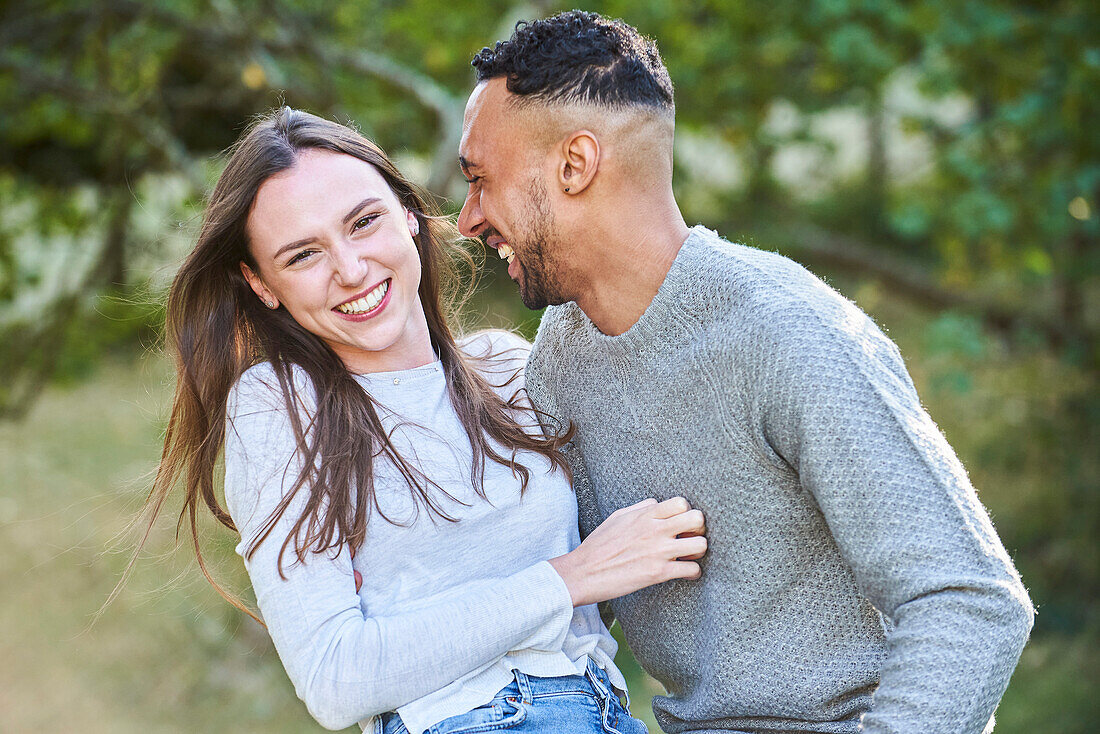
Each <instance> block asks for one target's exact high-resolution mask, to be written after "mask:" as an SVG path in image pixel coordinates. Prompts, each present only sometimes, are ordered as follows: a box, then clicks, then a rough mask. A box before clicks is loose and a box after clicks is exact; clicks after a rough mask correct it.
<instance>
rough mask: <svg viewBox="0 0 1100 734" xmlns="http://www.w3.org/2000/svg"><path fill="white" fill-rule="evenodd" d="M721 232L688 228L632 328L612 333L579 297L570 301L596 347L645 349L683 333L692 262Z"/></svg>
mask: <svg viewBox="0 0 1100 734" xmlns="http://www.w3.org/2000/svg"><path fill="white" fill-rule="evenodd" d="M716 236H717V235H716V234H715V233H714V232H712V231H710V230H709V229H707V228H706V227H703V226H701V225H696V226H695V227H692V228H691V230H690V231H689V232H688V236H687V239H685V240H684V244H683V245H681V247H680V251H679V252H678V253H677V254H676V258H675V259H674V260H673V261H672V266H671V267H670V268H669V269H668V273H667V274H666V275H665V279H664V280H663V281H662V282H661V286H660V287H659V288H658V289H657V294H656V295H655V296H654V297H653V300H652V301H650V303H649V305H648V306H647V307H646V309H645V311H643V312H642V315H641V316H640V317H639V318H638V320H637V321H636V322H635V323H634V325H633V326H631V327H630V328H629V329H627V330H626V331H624V332H623V333H622V334H618V335H615V336H608V335H607V334H604V333H603V332H602V331H600V330H599V328H597V327H596V325H595V324H594V323H592V320H591V319H590V318H588V315H587V314H585V313H584V311H582V310H581V308H580V307H579V306H578V305H577V304H576V302H575V301H570V302H569V303H568V304H567V306H568V308H569V309H571V311H572V312H573V313H572V314H570V315H571V316H572V318H574V319H576V321H577V323H579V325H580V327H581V330H582V332H583V333H584V334H585V335H586V336H587V338H588V341H589V342H590V344H591V345H592V347H593V348H594V349H598V350H603V351H606V352H609V353H620V354H624V355H626V354H630V353H645V352H648V351H651V350H653V349H654V348H658V347H660V345H661V344H664V343H666V342H667V340H668V339H669V338H671V337H673V336H674V335H676V334H677V333H682V331H683V330H682V326H683V324H684V318H683V315H684V303H683V298H684V296H685V294H687V293H689V292H690V289H691V286H692V284H691V283H690V280H691V272H692V268H691V263H692V262H694V261H695V260H696V258H697V256H698V253H699V252H700V250H701V248H702V247H703V246H704V241H705V240H706V239H707V238H708V237H716Z"/></svg>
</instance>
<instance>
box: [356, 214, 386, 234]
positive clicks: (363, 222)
mask: <svg viewBox="0 0 1100 734" xmlns="http://www.w3.org/2000/svg"><path fill="white" fill-rule="evenodd" d="M379 216H380V215H378V214H368V215H367V216H365V217H362V218H361V219H359V220H357V221H356V222H355V224H353V225H352V229H353V230H356V229H363V228H364V227H367V226H369V225H370V223H371V222H373V221H374V220H375V219H378V217H379Z"/></svg>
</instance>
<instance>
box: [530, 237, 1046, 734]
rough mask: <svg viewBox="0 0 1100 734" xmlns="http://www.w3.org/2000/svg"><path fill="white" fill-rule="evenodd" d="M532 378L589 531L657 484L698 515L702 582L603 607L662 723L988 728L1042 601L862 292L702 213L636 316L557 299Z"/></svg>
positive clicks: (734, 728)
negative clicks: (569, 438) (609, 610)
mask: <svg viewBox="0 0 1100 734" xmlns="http://www.w3.org/2000/svg"><path fill="white" fill-rule="evenodd" d="M527 389H528V392H529V394H530V396H531V399H532V401H533V402H534V403H535V405H536V406H537V407H539V408H540V409H542V410H544V411H546V412H548V413H549V414H551V415H554V416H556V417H558V418H559V419H561V420H562V421H573V422H575V423H576V426H577V433H576V438H575V441H574V446H573V447H572V448H573V449H575V450H574V451H572V454H571V461H573V463H574V466H575V469H574V481H575V484H576V488H577V495H578V502H579V503H580V511H581V524H582V532H588V531H590V530H591V529H592V528H593V527H595V525H596V524H598V523H599V522H600V521H601V520H602V519H604V518H606V517H607V516H608V515H609V514H610V513H611V512H613V511H614V510H616V509H618V508H620V507H624V506H626V505H630V504H632V503H634V502H637V501H639V500H641V499H643V498H646V497H650V496H655V497H657V498H658V499H663V498H666V497H670V496H673V495H677V494H682V495H683V496H685V497H686V498H687V499H688V500H690V502H691V503H692V505H694V506H695V507H697V508H700V509H702V510H703V512H704V513H705V515H706V521H707V535H708V539H709V551H708V554H707V556H706V558H705V559H704V560H703V562H702V563H703V576H702V579H701V580H700V581H672V582H669V583H665V584H660V585H658V586H654V587H650V588H647V589H642V590H641V591H638V592H636V593H634V594H631V595H629V596H626V597H623V598H621V599H617V600H614V601H613V602H612V607H613V609H614V612H615V615H616V616H617V617H618V619H619V621H620V623H621V624H622V627H623V630H624V632H625V633H626V639H627V642H628V644H629V645H630V648H631V650H632V651H633V652H634V654H635V656H636V657H637V658H638V660H639V661H640V662H641V664H642V665H643V667H644V668H645V669H646V670H647V671H648V672H649V673H651V674H652V675H653V676H654V677H656V678H657V679H658V680H659V681H661V683H663V684H664V685H665V687H666V688H667V690H668V694H667V695H666V696H658V697H656V698H655V699H654V710H655V713H656V715H657V720H658V722H659V723H660V724H661V726H662V728H664V729H665V730H666V731H669V732H686V731H693V732H694V731H702V730H706V731H723V732H802V731H809V732H835V733H849V732H856V731H863V732H868V733H872V732H873V733H874V734H886V733H887V732H889V733H891V734H978V732H981V731H982V730H983V729H984V728H986V727H987V725H988V723H989V722H990V720H991V716H992V714H993V711H994V708H995V707H996V705H997V703H998V701H999V700H1000V697H1001V695H1002V694H1003V693H1004V690H1005V687H1006V686H1007V684H1008V680H1009V676H1010V675H1011V673H1012V671H1013V669H1014V667H1015V665H1016V661H1017V659H1018V657H1019V655H1020V651H1021V649H1022V648H1023V645H1024V642H1025V640H1026V639H1027V636H1028V632H1029V630H1030V628H1031V624H1032V617H1033V610H1032V606H1031V603H1030V601H1029V600H1028V596H1027V593H1026V591H1025V589H1024V586H1023V585H1022V583H1021V581H1020V577H1019V576H1018V574H1017V573H1016V570H1015V568H1014V567H1013V565H1012V562H1011V561H1010V559H1009V557H1008V554H1007V553H1006V552H1005V549H1004V547H1003V545H1002V544H1001V541H1000V540H999V539H998V537H997V534H996V532H995V531H994V529H993V525H992V523H991V522H990V519H989V516H988V514H987V513H986V511H985V509H984V508H983V507H982V505H981V503H980V502H979V500H978V497H977V495H976V493H975V491H974V488H973V487H972V486H971V484H970V481H969V480H968V478H967V475H966V472H965V470H964V469H963V467H962V465H961V464H960V463H959V461H958V459H957V458H956V456H955V454H954V452H953V451H952V450H951V447H950V446H948V444H947V442H946V440H945V439H944V437H943V435H942V434H941V433H940V431H939V429H938V428H937V427H936V425H935V424H934V423H933V422H932V419H931V418H930V417H929V416H928V414H927V413H926V412H925V411H924V409H923V408H922V407H921V404H920V401H919V399H918V398H917V393H916V390H915V389H914V387H913V383H912V381H911V380H910V378H909V375H908V373H907V372H906V370H905V366H904V364H903V362H902V358H901V355H900V354H899V353H898V350H897V347H896V346H895V345H894V344H893V342H891V341H890V340H889V339H888V338H887V337H886V336H885V335H884V334H883V333H882V332H881V331H880V330H879V329H878V327H876V326H875V324H874V323H873V322H872V321H871V319H870V318H868V317H867V316H866V315H865V314H864V313H863V312H862V311H860V309H859V308H857V307H856V306H855V305H854V304H852V303H851V302H849V301H847V300H845V299H844V298H843V297H841V296H840V295H839V294H837V293H836V292H835V291H833V290H832V289H831V288H829V287H828V286H827V285H825V283H823V282H822V281H821V280H819V279H818V278H816V277H814V276H813V275H812V274H811V273H809V272H807V271H806V270H805V269H804V268H802V267H801V266H799V265H798V264H797V263H794V262H792V261H791V260H789V259H787V258H784V257H782V256H780V255H777V254H774V253H768V252H762V251H760V250H756V249H753V248H750V247H745V246H741V245H736V244H731V243H729V242H726V241H725V240H723V239H721V238H720V237H719V236H718V235H716V234H715V233H713V232H710V231H708V230H706V229H704V228H702V227H696V228H694V229H693V230H692V231H691V233H690V235H689V237H688V238H687V240H686V242H685V243H684V244H683V246H682V248H681V250H680V252H679V254H678V256H677V258H676V260H675V262H674V263H673V265H672V267H671V270H670V271H669V273H668V275H667V277H666V279H665V281H664V283H663V284H662V285H661V287H660V290H659V291H658V293H657V295H656V297H655V298H654V299H653V302H652V303H651V304H650V305H649V307H648V309H647V310H646V311H645V312H644V313H643V314H642V316H641V318H640V319H639V320H638V322H637V323H636V324H634V326H633V327H631V328H630V329H629V330H628V331H627V332H626V333H624V334H622V335H619V336H607V335H605V334H602V333H601V332H600V331H599V330H598V329H597V328H596V327H595V325H594V324H593V323H592V322H591V320H589V319H588V318H587V316H585V314H584V313H583V312H582V311H581V310H580V309H579V308H578V307H577V305H576V304H575V303H567V304H565V305H563V306H559V307H554V308H551V309H549V310H547V311H546V313H545V315H544V316H543V320H542V324H541V327H540V329H539V333H538V336H537V337H536V339H535V345H534V348H533V350H532V353H531V358H530V361H529V363H528V368H527ZM861 727H862V728H861Z"/></svg>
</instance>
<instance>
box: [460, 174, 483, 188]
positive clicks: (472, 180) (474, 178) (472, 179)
mask: <svg viewBox="0 0 1100 734" xmlns="http://www.w3.org/2000/svg"><path fill="white" fill-rule="evenodd" d="M462 180H463V181H465V182H466V183H468V184H469V185H471V186H473V185H474V184H476V183H477V182H478V181H480V180H481V176H470V177H469V178H466V177H465V176H463V177H462Z"/></svg>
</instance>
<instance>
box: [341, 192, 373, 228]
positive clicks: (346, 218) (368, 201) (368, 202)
mask: <svg viewBox="0 0 1100 734" xmlns="http://www.w3.org/2000/svg"><path fill="white" fill-rule="evenodd" d="M379 201H382V200H381V199H379V198H378V197H377V196H368V197H367V198H366V199H363V200H362V201H361V202H359V203H358V204H356V205H355V206H354V207H352V210H351V211H350V212H348V213H347V214H345V215H344V224H347V223H348V222H350V221H351V220H352V219H354V218H355V215H356V214H358V213H359V212H360V211H362V209H363V207H365V206H369V205H371V204H374V203H376V202H379Z"/></svg>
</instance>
